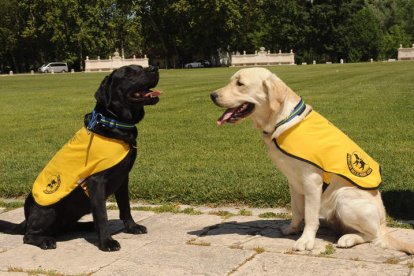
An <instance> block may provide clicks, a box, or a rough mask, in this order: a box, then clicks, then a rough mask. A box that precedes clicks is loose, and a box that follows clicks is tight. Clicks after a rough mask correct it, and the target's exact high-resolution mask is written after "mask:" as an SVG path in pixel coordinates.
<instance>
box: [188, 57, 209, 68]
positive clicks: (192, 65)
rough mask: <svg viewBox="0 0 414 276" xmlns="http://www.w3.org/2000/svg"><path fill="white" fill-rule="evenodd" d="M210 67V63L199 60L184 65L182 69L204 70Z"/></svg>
mask: <svg viewBox="0 0 414 276" xmlns="http://www.w3.org/2000/svg"><path fill="white" fill-rule="evenodd" d="M204 67H210V62H209V61H208V60H204V59H199V60H196V61H193V62H190V63H186V64H185V65H184V68H204Z"/></svg>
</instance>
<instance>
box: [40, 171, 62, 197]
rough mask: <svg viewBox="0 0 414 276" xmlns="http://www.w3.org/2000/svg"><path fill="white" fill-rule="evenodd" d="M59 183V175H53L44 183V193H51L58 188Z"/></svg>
mask: <svg viewBox="0 0 414 276" xmlns="http://www.w3.org/2000/svg"><path fill="white" fill-rule="evenodd" d="M60 184H61V181H60V175H54V176H53V177H52V180H51V181H50V182H49V183H48V184H47V185H46V189H44V190H43V193H45V194H53V193H54V192H56V191H57V189H59V187H60Z"/></svg>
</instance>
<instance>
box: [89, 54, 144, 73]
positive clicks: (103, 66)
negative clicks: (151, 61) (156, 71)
mask: <svg viewBox="0 0 414 276" xmlns="http://www.w3.org/2000/svg"><path fill="white" fill-rule="evenodd" d="M132 64H135V65H141V66H142V67H148V58H147V56H146V55H145V57H144V58H136V57H135V55H134V56H133V58H130V59H126V58H124V57H123V56H122V57H121V56H120V55H119V53H118V51H116V52H115V53H114V56H113V57H111V56H110V57H109V59H100V57H99V56H98V59H89V57H86V60H85V72H100V71H112V70H115V69H117V68H119V67H122V66H125V65H132Z"/></svg>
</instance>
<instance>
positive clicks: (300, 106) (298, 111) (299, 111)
mask: <svg viewBox="0 0 414 276" xmlns="http://www.w3.org/2000/svg"><path fill="white" fill-rule="evenodd" d="M305 109H306V104H305V102H304V101H303V99H302V98H300V102H299V103H298V104H297V105H296V106H295V108H294V109H293V110H292V112H291V113H290V114H289V116H287V117H286V118H285V119H283V120H281V121H280V122H278V123H277V124H276V125H275V128H274V129H273V132H275V130H276V129H277V128H278V127H280V126H281V125H283V124H286V123H287V122H290V121H291V120H292V119H293V118H295V117H296V116H299V115H301V114H302V113H303V111H305ZM273 132H272V133H273ZM263 133H264V134H266V135H269V134H271V133H268V132H266V131H263Z"/></svg>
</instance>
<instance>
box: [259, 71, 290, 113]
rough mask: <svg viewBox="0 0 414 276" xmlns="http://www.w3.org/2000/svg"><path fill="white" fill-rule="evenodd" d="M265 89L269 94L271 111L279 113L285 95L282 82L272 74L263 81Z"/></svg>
mask: <svg viewBox="0 0 414 276" xmlns="http://www.w3.org/2000/svg"><path fill="white" fill-rule="evenodd" d="M263 87H264V88H265V91H266V93H267V98H268V100H269V107H270V109H271V110H272V111H274V112H278V111H279V109H280V106H281V105H282V103H283V98H282V96H283V95H284V94H285V93H283V87H282V85H281V81H280V80H279V79H278V78H277V77H276V76H275V75H274V74H271V75H269V77H268V78H267V79H265V80H264V81H263Z"/></svg>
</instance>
